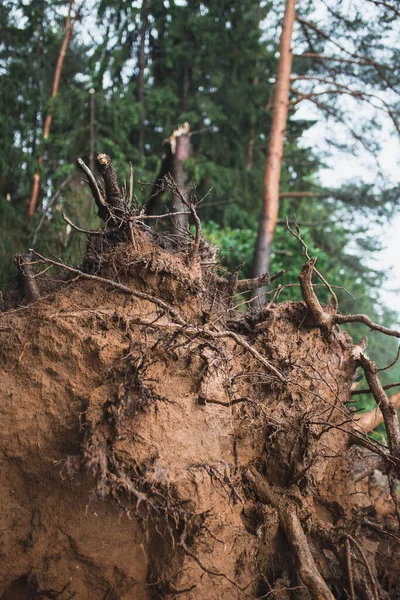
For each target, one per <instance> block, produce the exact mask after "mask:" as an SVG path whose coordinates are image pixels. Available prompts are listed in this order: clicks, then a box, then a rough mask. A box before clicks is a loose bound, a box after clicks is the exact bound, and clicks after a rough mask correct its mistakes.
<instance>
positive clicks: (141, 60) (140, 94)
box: [137, 0, 149, 157]
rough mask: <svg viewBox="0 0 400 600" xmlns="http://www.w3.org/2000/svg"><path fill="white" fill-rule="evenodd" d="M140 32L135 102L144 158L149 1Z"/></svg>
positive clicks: (144, 8)
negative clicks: (138, 115) (138, 109)
mask: <svg viewBox="0 0 400 600" xmlns="http://www.w3.org/2000/svg"><path fill="white" fill-rule="evenodd" d="M141 16H142V30H141V32H140V45H139V55H138V67H139V74H138V86H137V100H138V102H139V104H140V117H139V152H140V156H142V157H143V156H144V117H145V102H144V70H145V67H146V54H145V46H146V31H147V23H148V19H149V0H143V2H142V10H141Z"/></svg>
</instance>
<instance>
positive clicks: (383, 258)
mask: <svg viewBox="0 0 400 600" xmlns="http://www.w3.org/2000/svg"><path fill="white" fill-rule="evenodd" d="M306 113H307V114H306ZM297 116H298V117H299V118H302V117H306V116H307V117H308V118H310V108H309V107H307V108H306V107H305V106H304V108H303V109H301V108H300V110H299V111H298V113H297ZM323 129H324V123H323V121H321V120H320V121H319V122H318V123H317V124H316V125H314V127H312V128H311V129H310V130H309V131H307V132H306V133H305V134H304V135H303V139H304V142H305V143H306V144H307V145H310V146H315V145H317V146H318V147H320V148H322V149H326V143H324V134H325V132H324V131H323ZM382 139H383V143H382V151H381V152H380V155H379V163H380V165H381V169H382V172H383V174H384V175H385V178H387V181H388V182H389V184H391V185H396V184H399V182H400V168H399V167H400V140H399V139H398V137H395V135H391V134H390V128H389V125H387V124H384V125H383V130H382ZM328 162H329V163H330V165H332V166H331V167H330V168H327V169H323V170H321V171H320V172H319V177H320V180H321V183H322V184H323V185H325V186H327V187H337V186H339V185H340V184H341V183H345V182H346V181H348V180H353V179H359V180H360V181H364V182H368V183H370V182H372V183H373V181H374V178H375V177H376V174H377V168H376V163H375V164H374V161H373V160H372V159H371V157H370V156H368V155H367V153H366V152H363V151H360V155H359V156H354V157H351V156H349V155H348V154H346V155H344V154H342V153H339V152H334V151H331V155H330V160H328ZM369 227H370V231H369V233H371V232H374V230H375V231H376V235H377V236H379V238H380V241H381V242H382V243H383V246H384V249H383V250H382V252H379V253H376V258H375V259H371V260H370V261H369V264H370V265H371V267H372V268H374V269H381V270H384V271H389V272H390V277H389V278H388V282H387V283H386V285H385V288H384V289H383V290H382V301H383V302H384V303H385V304H386V305H387V306H388V307H389V308H391V309H393V310H395V311H396V312H398V313H399V315H400V207H399V209H398V211H397V212H394V213H393V217H392V218H391V220H390V223H389V224H388V226H387V227H386V228H381V227H380V226H377V225H376V224H375V223H374V221H373V220H371V222H370V224H369Z"/></svg>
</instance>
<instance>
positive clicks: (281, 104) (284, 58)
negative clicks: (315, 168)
mask: <svg viewBox="0 0 400 600" xmlns="http://www.w3.org/2000/svg"><path fill="white" fill-rule="evenodd" d="M295 7H296V0H287V1H286V7H285V14H284V17H283V24H282V33H281V39H280V56H279V61H278V74H277V80H276V90H275V98H274V114H273V119H272V128H271V135H270V140H269V146H268V154H267V161H266V165H265V172H264V180H263V208H262V213H261V218H260V224H259V229H258V236H257V242H256V248H255V255H254V266H253V277H259V276H260V275H262V274H263V273H266V272H267V271H268V270H269V265H270V255H271V244H272V239H273V236H274V230H275V225H276V220H277V218H278V209H279V180H280V173H281V163H282V155H283V144H284V136H285V129H286V123H287V114H288V105H289V89H290V74H291V71H292V60H293V55H292V50H291V43H292V32H293V24H294V21H295ZM262 291H263V288H260V289H259V290H256V294H259V293H262Z"/></svg>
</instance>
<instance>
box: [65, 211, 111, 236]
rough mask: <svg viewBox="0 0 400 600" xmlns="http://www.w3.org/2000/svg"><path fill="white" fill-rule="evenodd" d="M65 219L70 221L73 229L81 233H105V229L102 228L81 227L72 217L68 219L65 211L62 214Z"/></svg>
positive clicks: (69, 223)
mask: <svg viewBox="0 0 400 600" xmlns="http://www.w3.org/2000/svg"><path fill="white" fill-rule="evenodd" d="M62 218H63V221H65V222H66V223H68V225H69V226H70V227H72V229H75V231H79V233H86V234H87V235H104V231H103V230H102V229H81V228H80V227H78V226H77V225H75V224H74V223H73V222H72V221H71V220H70V219H68V217H67V215H66V214H65V213H63V214H62Z"/></svg>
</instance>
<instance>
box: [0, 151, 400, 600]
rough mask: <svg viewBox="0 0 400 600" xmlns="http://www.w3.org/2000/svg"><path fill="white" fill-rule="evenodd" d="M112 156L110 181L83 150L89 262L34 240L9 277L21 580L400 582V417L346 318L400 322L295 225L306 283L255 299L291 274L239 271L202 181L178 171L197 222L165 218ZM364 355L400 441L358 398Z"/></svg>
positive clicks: (187, 586)
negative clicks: (93, 210)
mask: <svg viewBox="0 0 400 600" xmlns="http://www.w3.org/2000/svg"><path fill="white" fill-rule="evenodd" d="M97 162H98V166H99V170H100V172H101V174H102V178H103V179H102V181H98V180H97V179H96V178H95V177H94V175H93V173H92V172H91V171H90V170H89V169H88V168H87V167H86V165H84V163H83V162H82V161H79V163H78V164H79V166H80V168H81V169H82V170H83V171H84V172H85V174H86V176H87V178H88V183H89V185H90V189H91V191H92V194H93V197H94V200H95V202H96V205H97V207H98V212H99V216H100V217H101V218H102V219H103V220H104V222H105V225H104V228H103V229H98V230H95V231H90V232H85V231H84V230H82V229H79V228H75V229H77V230H78V232H79V234H84V235H87V248H86V253H85V257H84V260H83V262H82V264H81V265H80V266H78V267H76V266H70V265H67V264H64V263H63V262H61V261H60V260H58V259H55V258H53V257H46V256H44V255H42V254H39V253H37V252H36V251H35V250H31V251H30V252H29V253H28V254H26V255H23V256H19V257H18V258H17V259H16V264H17V265H18V267H19V269H20V280H19V283H18V284H16V285H15V286H14V287H12V286H11V288H10V290H9V292H8V293H4V298H3V300H4V310H3V312H2V313H1V314H0V335H1V347H0V360H1V366H2V369H1V374H0V388H1V389H2V390H3V392H2V403H1V412H2V428H1V431H0V448H1V451H2V452H1V471H0V472H1V488H0V502H1V506H2V511H1V513H0V531H1V536H2V537H1V553H2V566H1V568H0V573H1V578H0V597H2V598H3V599H4V600H5V599H10V598H11V599H13V598H21V597H22V593H23V594H25V597H29V598H60V599H61V600H66V599H68V598H85V597H90V598H94V599H97V598H98V599H103V598H107V599H108V600H110V599H111V598H113V599H117V598H132V599H135V600H136V599H139V600H140V599H142V598H143V599H149V598H175V597H176V596H177V595H179V596H180V597H181V598H185V599H188V600H197V599H199V600H200V599H206V598H207V599H208V598H218V599H232V598H253V599H254V598H279V599H282V598H284V599H286V598H287V599H291V598H295V599H300V600H302V599H310V598H311V599H312V600H314V599H317V598H318V599H320V598H326V599H333V598H337V599H339V598H340V599H342V598H343V599H344V598H351V599H355V598H360V599H365V600H367V599H368V600H370V599H371V598H374V599H378V598H379V599H381V598H382V599H389V598H395V597H397V595H398V594H399V593H400V581H399V577H400V575H399V572H400V571H399V569H398V565H399V558H400V554H399V542H400V538H399V536H398V527H399V525H398V522H397V516H396V515H397V514H398V512H399V511H398V508H397V504H398V500H397V490H396V481H397V477H398V474H399V459H400V457H399V437H398V432H399V422H398V417H397V413H396V410H395V409H394V406H393V404H392V402H391V400H390V399H389V398H388V396H387V395H386V393H385V390H384V389H383V388H382V386H381V385H380V383H379V379H378V373H377V369H376V367H375V365H374V363H372V361H371V360H370V359H369V358H368V355H367V354H366V346H367V340H366V339H363V340H362V341H361V342H359V343H356V344H354V342H353V341H352V339H351V338H350V337H349V335H348V334H347V333H346V332H345V331H342V330H341V329H340V327H339V326H340V324H342V323H346V322H349V321H359V322H362V323H364V324H366V325H367V326H368V327H369V328H373V329H377V330H379V331H381V332H382V333H383V334H387V335H394V336H397V337H399V336H400V334H399V333H398V332H396V331H392V330H388V329H385V328H382V327H380V326H379V325H377V324H374V323H372V322H371V321H370V320H369V319H368V317H366V316H365V315H350V316H347V315H341V314H340V312H339V307H338V302H337V298H336V296H335V294H334V292H333V290H332V288H331V286H330V285H329V283H328V282H326V281H325V279H324V277H323V275H322V274H320V273H319V272H318V270H317V269H316V267H315V258H313V257H310V256H308V250H307V247H306V245H305V244H304V241H303V240H302V238H301V235H300V230H299V229H298V228H297V229H294V230H293V229H291V228H290V227H289V226H288V227H289V230H290V231H291V233H292V234H293V235H295V236H296V237H297V238H298V240H299V242H300V243H301V244H302V245H303V248H304V251H305V254H306V262H305V265H304V267H303V269H302V272H301V273H300V276H299V280H300V286H301V291H302V295H303V302H281V303H278V304H277V303H274V302H270V303H266V304H265V305H263V306H261V307H260V308H259V309H257V310H254V309H253V310H251V311H249V312H248V313H245V312H242V311H240V310H239V309H238V308H237V307H236V305H237V302H236V299H237V297H238V294H244V295H246V294H247V293H248V292H249V291H251V290H253V289H255V288H256V287H259V286H260V284H265V283H268V282H270V281H271V280H273V278H274V276H271V277H270V276H269V275H267V274H265V275H263V276H262V281H261V279H260V278H258V279H257V280H246V281H241V282H240V281H237V277H235V276H233V275H232V276H228V277H227V276H226V275H225V274H224V273H223V272H222V271H221V270H220V269H219V267H218V264H217V261H216V259H215V256H216V249H215V248H213V247H212V246H211V245H210V244H208V243H207V242H206V241H205V240H203V238H202V236H201V223H200V220H199V218H198V216H197V211H196V208H197V206H198V204H199V202H201V200H198V199H197V198H196V196H195V191H194V190H191V191H189V192H188V193H187V194H183V193H182V192H181V190H180V189H179V187H178V186H177V185H176V183H175V182H174V180H173V179H171V177H169V176H167V177H165V178H164V179H163V181H162V182H160V185H163V186H165V189H167V190H169V191H170V192H171V193H172V194H173V195H174V197H175V198H178V199H179V201H180V204H181V205H184V206H185V213H186V212H189V213H190V214H191V218H192V221H193V224H194V233H193V234H192V233H191V232H190V231H188V230H183V231H182V233H181V234H177V233H176V231H174V233H173V234H170V233H169V232H168V231H167V230H166V231H165V232H164V233H160V232H158V231H156V230H154V229H152V228H151V227H150V226H149V225H148V223H151V222H152V220H151V219H154V218H157V219H159V218H164V219H171V215H169V214H165V215H162V216H161V217H154V216H151V215H145V214H143V213H141V212H140V211H139V212H138V211H135V210H134V209H133V208H132V204H131V198H130V193H129V192H128V190H126V189H125V188H124V189H120V187H119V186H118V183H117V178H116V175H115V172H114V169H113V166H112V163H111V161H110V159H109V157H108V156H105V155H99V156H98V157H97ZM65 219H66V220H67V221H68V222H69V224H70V226H71V227H74V224H73V223H72V222H71V221H70V220H69V219H68V217H65ZM313 276H316V277H318V278H319V279H320V280H321V281H322V282H323V283H324V285H326V286H327V288H328V290H329V291H330V293H331V301H330V303H329V304H328V305H327V306H322V305H321V304H320V302H319V300H318V297H317V295H316V293H315V290H314V285H313V282H312V278H313ZM239 304H241V303H240V302H239ZM360 368H361V369H364V371H365V373H366V377H367V381H368V384H369V389H370V391H371V393H372V394H373V396H374V398H375V399H376V402H377V406H378V407H379V409H382V413H383V418H384V420H385V424H386V427H387V432H388V447H386V446H384V445H382V444H381V443H378V442H377V441H374V440H372V439H370V438H369V437H368V435H367V432H366V431H364V430H363V428H362V427H361V428H360V424H358V425H357V419H358V417H357V416H356V415H355V414H354V412H353V411H352V404H351V402H350V401H351V390H352V385H353V382H354V379H355V376H356V373H357V371H358V369H360ZM349 402H350V403H349ZM377 469H380V470H379V471H377ZM386 488H387V489H386ZM389 558H390V560H389ZM1 594H2V595H1ZM18 594H19V595H18Z"/></svg>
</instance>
